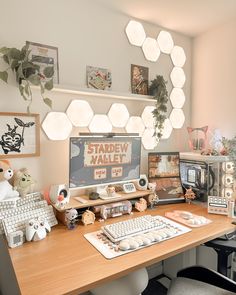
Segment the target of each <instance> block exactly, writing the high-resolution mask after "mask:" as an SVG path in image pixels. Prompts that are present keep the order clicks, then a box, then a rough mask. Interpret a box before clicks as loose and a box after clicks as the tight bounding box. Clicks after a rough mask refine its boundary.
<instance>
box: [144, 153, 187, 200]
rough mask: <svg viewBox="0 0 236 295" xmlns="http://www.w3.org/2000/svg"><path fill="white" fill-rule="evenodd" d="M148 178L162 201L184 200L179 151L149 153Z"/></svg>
mask: <svg viewBox="0 0 236 295" xmlns="http://www.w3.org/2000/svg"><path fill="white" fill-rule="evenodd" d="M148 179H149V182H151V183H155V184H156V193H157V195H158V197H159V199H160V200H161V201H168V200H169V201H173V200H178V199H179V200H184V198H183V194H184V192H183V187H182V183H181V178H180V160H179V153H178V152H159V153H158V152H156V153H149V154H148Z"/></svg>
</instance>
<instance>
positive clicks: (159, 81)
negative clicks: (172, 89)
mask: <svg viewBox="0 0 236 295" xmlns="http://www.w3.org/2000/svg"><path fill="white" fill-rule="evenodd" d="M166 84H167V81H165V79H164V78H163V76H160V75H157V76H156V78H155V79H154V80H152V81H151V85H150V86H149V94H150V95H152V96H153V97H154V99H156V108H155V109H154V110H153V112H152V114H153V117H154V120H155V126H154V127H155V132H154V134H153V136H155V137H156V139H157V140H158V141H159V140H160V138H161V137H162V131H163V128H164V122H165V119H166V113H167V102H168V91H167V88H166Z"/></svg>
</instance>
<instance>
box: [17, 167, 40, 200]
mask: <svg viewBox="0 0 236 295" xmlns="http://www.w3.org/2000/svg"><path fill="white" fill-rule="evenodd" d="M35 183H36V182H35V180H34V179H33V178H32V176H31V175H30V174H29V172H28V169H27V168H22V169H20V170H18V171H16V172H15V174H14V176H13V186H14V188H15V189H16V190H17V191H18V192H19V194H20V196H21V197H25V196H26V195H27V194H30V193H33V192H34V186H35Z"/></svg>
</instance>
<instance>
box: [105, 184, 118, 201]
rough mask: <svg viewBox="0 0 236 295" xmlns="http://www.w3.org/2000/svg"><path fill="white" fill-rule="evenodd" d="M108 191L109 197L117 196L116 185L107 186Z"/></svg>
mask: <svg viewBox="0 0 236 295" xmlns="http://www.w3.org/2000/svg"><path fill="white" fill-rule="evenodd" d="M106 191H107V194H108V196H109V197H111V198H114V197H115V195H116V189H115V187H114V186H108V187H107V188H106Z"/></svg>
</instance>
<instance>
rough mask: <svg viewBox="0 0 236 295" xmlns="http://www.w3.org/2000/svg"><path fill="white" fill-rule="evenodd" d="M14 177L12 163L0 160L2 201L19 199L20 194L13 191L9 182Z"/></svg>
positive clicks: (0, 194)
mask: <svg viewBox="0 0 236 295" xmlns="http://www.w3.org/2000/svg"><path fill="white" fill-rule="evenodd" d="M12 176H13V170H12V169H11V165H10V162H9V161H7V160H0V201H2V200H6V199H10V198H17V197H19V192H17V191H16V190H14V189H13V187H12V185H11V184H10V183H9V182H8V180H9V179H11V178H12Z"/></svg>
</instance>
